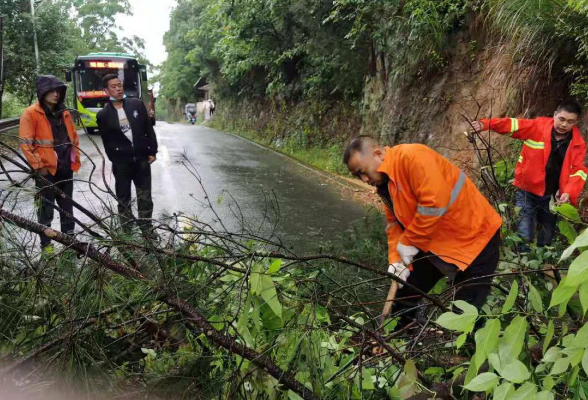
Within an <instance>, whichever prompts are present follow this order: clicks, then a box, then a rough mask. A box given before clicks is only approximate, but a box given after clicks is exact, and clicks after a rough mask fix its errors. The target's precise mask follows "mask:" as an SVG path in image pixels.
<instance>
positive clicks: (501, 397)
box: [492, 382, 515, 400]
mask: <svg viewBox="0 0 588 400" xmlns="http://www.w3.org/2000/svg"><path fill="white" fill-rule="evenodd" d="M514 392H515V388H514V385H513V384H512V383H510V382H504V383H503V384H502V385H500V386H498V387H497V388H496V389H494V395H493V396H492V400H508V399H510V396H512V394H513V393H514Z"/></svg>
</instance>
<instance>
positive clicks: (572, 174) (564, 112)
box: [471, 100, 588, 251]
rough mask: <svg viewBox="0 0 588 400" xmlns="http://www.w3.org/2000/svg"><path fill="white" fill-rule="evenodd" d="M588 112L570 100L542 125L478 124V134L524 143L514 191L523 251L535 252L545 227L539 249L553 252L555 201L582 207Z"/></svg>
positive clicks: (493, 121) (503, 121)
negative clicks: (586, 115) (583, 121)
mask: <svg viewBox="0 0 588 400" xmlns="http://www.w3.org/2000/svg"><path fill="white" fill-rule="evenodd" d="M581 113H582V109H581V107H580V105H579V104H578V103H577V102H575V101H573V100H568V101H565V102H562V103H561V104H560V105H559V106H558V107H557V109H556V111H555V113H554V115H553V117H540V118H536V119H520V118H492V119H482V120H480V121H474V122H472V123H471V124H472V127H473V129H474V131H476V132H481V131H484V130H491V131H494V132H496V133H499V134H501V135H508V136H510V137H512V138H514V139H519V140H523V141H524V142H523V149H522V150H521V154H520V156H519V159H518V162H517V165H516V168H515V179H514V183H513V184H514V186H516V187H517V188H519V190H518V192H517V194H516V203H515V205H516V206H517V207H520V210H521V211H520V221H519V224H518V232H519V235H520V236H521V237H522V238H523V239H524V240H525V241H526V244H525V245H524V246H522V247H521V250H522V251H529V243H532V242H533V240H534V237H535V225H538V226H539V232H538V235H537V246H538V247H543V246H549V245H550V244H551V241H552V240H553V236H554V233H555V223H556V219H557V218H556V216H555V214H552V213H551V211H550V210H549V203H550V201H551V199H552V198H554V199H555V200H556V202H557V203H558V204H563V203H570V202H571V203H572V204H574V205H577V204H578V197H579V196H580V193H581V192H582V189H583V188H584V184H585V183H586V173H587V172H588V169H587V168H586V166H585V165H584V157H585V156H586V143H585V142H584V139H582V136H581V135H580V130H579V129H578V127H577V126H576V124H577V123H578V120H579V118H580V115H581Z"/></svg>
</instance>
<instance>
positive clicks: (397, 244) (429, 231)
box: [343, 136, 502, 322]
mask: <svg viewBox="0 0 588 400" xmlns="http://www.w3.org/2000/svg"><path fill="white" fill-rule="evenodd" d="M343 162H344V163H345V164H346V165H347V168H348V169H349V171H350V172H351V173H352V174H353V175H355V176H356V177H358V178H359V179H361V180H362V181H363V182H366V183H368V184H370V185H372V186H374V187H376V188H377V190H378V194H379V195H380V198H381V199H382V202H383V203H384V205H385V212H386V218H387V220H388V226H387V227H386V233H387V235H388V261H389V268H388V272H389V273H391V274H394V275H396V276H397V277H398V278H400V279H402V280H404V281H406V282H408V283H410V284H411V285H413V286H415V287H417V288H419V289H420V290H422V291H423V292H428V291H429V290H431V289H432V288H433V286H435V284H436V283H437V281H439V279H441V278H442V277H443V276H448V277H449V278H450V279H451V280H453V282H454V284H458V283H460V282H464V281H467V280H471V279H475V281H474V282H475V283H476V285H475V286H467V285H464V286H462V287H459V286H458V288H457V293H456V295H455V297H456V299H458V300H465V301H467V302H469V303H470V304H472V305H474V306H476V307H478V308H480V307H482V305H484V302H485V301H486V297H487V296H488V294H489V293H490V286H489V285H488V284H489V283H490V282H491V281H492V278H491V277H487V276H488V275H491V274H493V273H494V271H495V270H496V267H497V265H498V257H499V247H500V227H501V225H502V219H501V218H500V215H498V213H497V212H496V211H495V210H494V208H492V206H491V205H490V203H488V201H487V200H486V198H485V197H484V196H483V195H482V193H480V191H479V190H478V188H477V187H476V186H475V185H474V183H473V182H472V181H471V180H470V179H469V178H468V177H466V175H465V174H464V172H463V171H461V170H460V169H459V168H457V167H456V166H455V165H453V164H452V163H451V162H449V160H447V159H446V158H444V157H442V156H441V155H439V154H438V153H437V152H435V151H433V150H432V149H430V148H429V147H427V146H424V145H422V144H401V145H398V146H394V147H382V146H380V144H379V143H378V142H377V141H376V140H375V139H373V138H371V137H368V136H359V137H357V138H355V139H353V140H352V141H351V143H350V144H349V146H348V147H347V149H346V150H345V154H344V156H343ZM399 287H401V288H400V290H398V293H397V298H398V299H399V300H397V301H395V303H394V310H395V311H399V310H406V312H405V314H404V319H406V318H408V319H412V318H414V315H415V314H416V311H415V306H416V305H417V302H418V298H419V295H418V292H416V291H415V290H414V289H412V288H410V287H407V286H403V285H399ZM403 298H404V300H401V299H403ZM405 322H408V321H405Z"/></svg>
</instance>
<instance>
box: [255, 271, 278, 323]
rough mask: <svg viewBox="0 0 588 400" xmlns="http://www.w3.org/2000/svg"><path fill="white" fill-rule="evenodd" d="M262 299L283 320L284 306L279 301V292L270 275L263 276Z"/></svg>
mask: <svg viewBox="0 0 588 400" xmlns="http://www.w3.org/2000/svg"><path fill="white" fill-rule="evenodd" d="M260 295H261V298H262V299H263V300H264V301H265V302H266V304H267V305H268V306H270V308H271V309H272V311H273V312H274V314H276V315H277V316H278V317H279V318H280V319H281V318H282V304H281V303H280V300H279V299H278V292H277V291H276V286H275V285H274V281H272V278H271V277H270V276H268V275H261V293H260Z"/></svg>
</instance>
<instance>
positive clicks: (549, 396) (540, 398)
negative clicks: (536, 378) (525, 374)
mask: <svg viewBox="0 0 588 400" xmlns="http://www.w3.org/2000/svg"><path fill="white" fill-rule="evenodd" d="M554 399H555V396H554V394H553V393H552V392H551V391H549V390H543V391H542V392H539V393H537V396H536V397H535V400H554Z"/></svg>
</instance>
